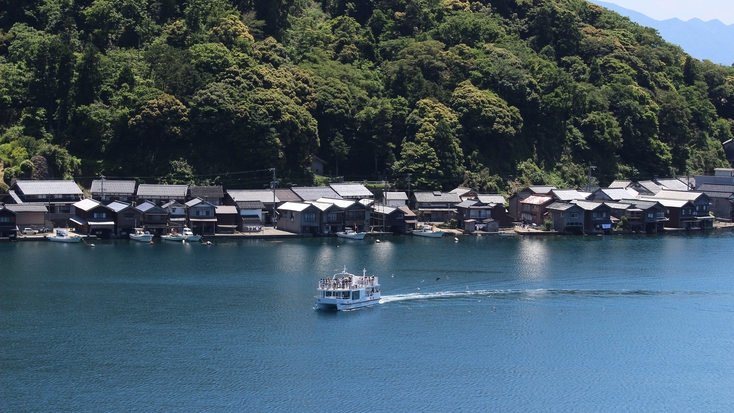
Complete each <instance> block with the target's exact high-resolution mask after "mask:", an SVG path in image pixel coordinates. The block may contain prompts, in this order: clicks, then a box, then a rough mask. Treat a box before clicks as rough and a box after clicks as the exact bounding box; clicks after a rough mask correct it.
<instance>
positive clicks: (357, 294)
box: [352, 291, 359, 300]
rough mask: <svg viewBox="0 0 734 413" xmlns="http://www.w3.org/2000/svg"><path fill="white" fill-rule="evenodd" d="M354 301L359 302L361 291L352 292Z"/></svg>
mask: <svg viewBox="0 0 734 413" xmlns="http://www.w3.org/2000/svg"><path fill="white" fill-rule="evenodd" d="M352 300H359V291H352Z"/></svg>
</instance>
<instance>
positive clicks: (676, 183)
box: [653, 178, 691, 191]
mask: <svg viewBox="0 0 734 413" xmlns="http://www.w3.org/2000/svg"><path fill="white" fill-rule="evenodd" d="M684 179H685V178H684ZM653 182H655V183H656V184H658V185H660V187H661V188H663V189H667V190H669V191H688V190H690V189H691V186H690V185H688V184H687V183H686V182H684V181H682V180H681V179H679V178H655V179H653Z"/></svg>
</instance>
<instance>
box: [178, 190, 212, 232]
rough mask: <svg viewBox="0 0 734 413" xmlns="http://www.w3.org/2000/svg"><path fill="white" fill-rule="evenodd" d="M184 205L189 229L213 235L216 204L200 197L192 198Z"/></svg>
mask: <svg viewBox="0 0 734 413" xmlns="http://www.w3.org/2000/svg"><path fill="white" fill-rule="evenodd" d="M185 205H186V215H187V217H188V225H189V228H191V231H193V232H194V234H198V235H213V234H214V232H215V231H216V227H217V216H216V212H217V206H216V205H212V204H211V203H209V202H206V201H204V200H203V199H201V198H194V199H192V200H190V201H188V202H186V204H185Z"/></svg>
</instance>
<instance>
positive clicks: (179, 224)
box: [161, 200, 186, 231]
mask: <svg viewBox="0 0 734 413" xmlns="http://www.w3.org/2000/svg"><path fill="white" fill-rule="evenodd" d="M161 208H163V209H165V210H166V211H167V212H168V223H169V224H170V225H171V227H173V228H177V229H178V230H179V231H183V227H184V225H186V205H184V204H183V203H181V202H178V201H175V200H171V201H168V202H166V203H165V204H163V205H161Z"/></svg>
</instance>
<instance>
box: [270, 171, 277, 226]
mask: <svg viewBox="0 0 734 413" xmlns="http://www.w3.org/2000/svg"><path fill="white" fill-rule="evenodd" d="M269 171H271V172H272V173H273V182H271V183H270V187H271V188H273V217H272V218H271V220H272V221H273V229H275V224H276V221H277V220H276V219H275V185H276V184H277V183H278V181H277V180H276V179H275V168H270V169H269Z"/></svg>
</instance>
